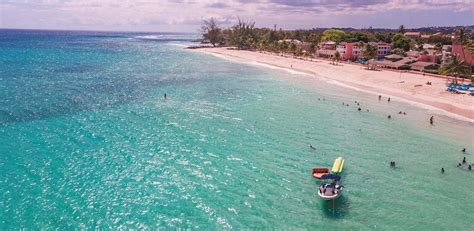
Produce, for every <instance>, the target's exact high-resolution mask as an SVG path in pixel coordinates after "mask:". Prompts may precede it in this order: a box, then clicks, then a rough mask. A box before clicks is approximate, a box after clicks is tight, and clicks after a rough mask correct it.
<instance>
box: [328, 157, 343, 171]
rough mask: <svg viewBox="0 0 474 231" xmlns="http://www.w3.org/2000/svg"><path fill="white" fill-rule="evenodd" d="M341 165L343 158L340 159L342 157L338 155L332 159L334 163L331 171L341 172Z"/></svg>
mask: <svg viewBox="0 0 474 231" xmlns="http://www.w3.org/2000/svg"><path fill="white" fill-rule="evenodd" d="M342 167H344V159H342V157H338V158H337V159H336V160H335V161H334V165H333V166H332V170H331V172H333V173H335V174H339V173H341V172H342Z"/></svg>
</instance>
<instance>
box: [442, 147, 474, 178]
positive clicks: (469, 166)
mask: <svg viewBox="0 0 474 231" xmlns="http://www.w3.org/2000/svg"><path fill="white" fill-rule="evenodd" d="M462 152H463V153H466V148H463V149H462ZM466 164H467V161H466V157H464V158H463V159H462V162H461V163H458V166H457V167H458V168H461V167H462V166H463V165H466ZM467 170H469V171H471V170H472V164H467ZM441 173H444V168H441Z"/></svg>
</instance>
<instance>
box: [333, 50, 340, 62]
mask: <svg viewBox="0 0 474 231" xmlns="http://www.w3.org/2000/svg"><path fill="white" fill-rule="evenodd" d="M339 60H341V54H340V53H339V51H336V53H334V61H336V63H337V62H339Z"/></svg>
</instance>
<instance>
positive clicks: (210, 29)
mask: <svg viewBox="0 0 474 231" xmlns="http://www.w3.org/2000/svg"><path fill="white" fill-rule="evenodd" d="M201 33H202V37H203V39H205V40H208V41H209V43H211V44H212V46H213V47H215V46H216V44H221V43H223V42H224V36H223V35H222V31H221V28H219V26H217V22H216V20H215V19H214V18H210V19H209V20H204V21H203V25H202V26H201Z"/></svg>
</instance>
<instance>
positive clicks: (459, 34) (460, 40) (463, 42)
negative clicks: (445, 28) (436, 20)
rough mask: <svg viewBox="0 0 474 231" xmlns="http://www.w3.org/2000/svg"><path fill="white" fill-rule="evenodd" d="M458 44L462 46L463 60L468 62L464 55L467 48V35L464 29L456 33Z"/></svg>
mask: <svg viewBox="0 0 474 231" xmlns="http://www.w3.org/2000/svg"><path fill="white" fill-rule="evenodd" d="M456 35H457V36H456V42H457V43H459V44H460V45H462V49H461V51H462V59H463V60H466V56H465V54H464V46H466V43H467V41H466V34H465V33H464V27H461V28H459V30H458V31H457V32H456Z"/></svg>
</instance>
